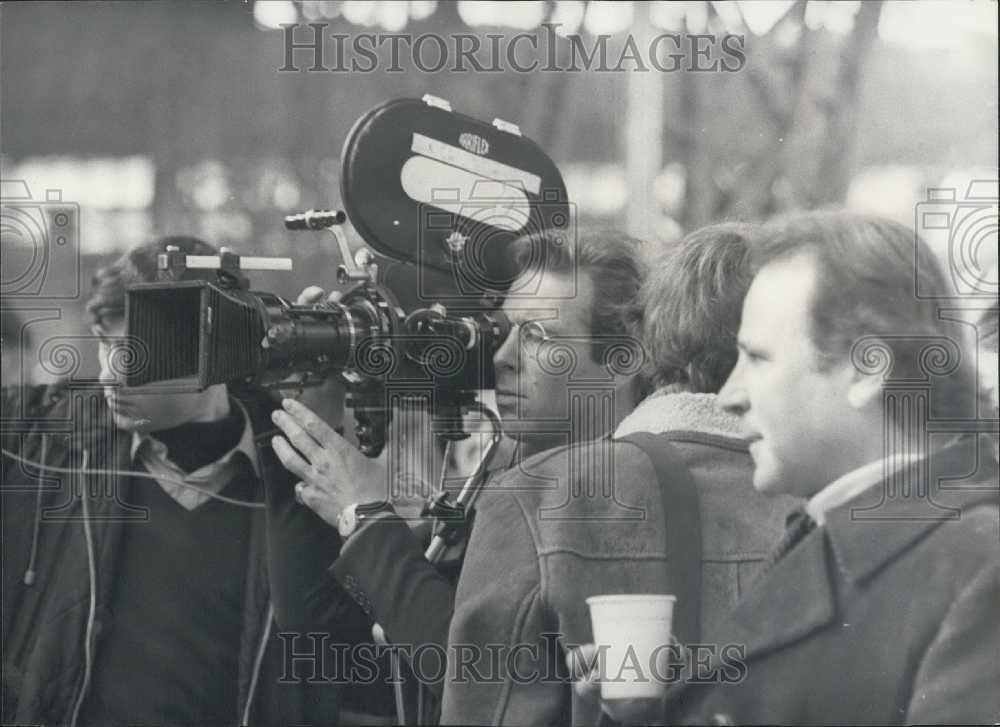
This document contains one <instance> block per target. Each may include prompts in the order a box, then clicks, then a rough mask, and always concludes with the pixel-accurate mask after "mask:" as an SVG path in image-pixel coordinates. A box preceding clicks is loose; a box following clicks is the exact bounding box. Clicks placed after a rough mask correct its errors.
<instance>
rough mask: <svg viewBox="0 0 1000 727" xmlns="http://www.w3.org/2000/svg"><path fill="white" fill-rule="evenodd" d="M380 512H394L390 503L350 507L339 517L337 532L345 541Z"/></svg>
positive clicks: (368, 503)
mask: <svg viewBox="0 0 1000 727" xmlns="http://www.w3.org/2000/svg"><path fill="white" fill-rule="evenodd" d="M380 512H394V510H393V509H392V505H390V504H389V503H388V502H364V503H361V504H357V503H355V504H353V505H348V506H347V507H345V508H344V509H343V510H341V511H340V514H339V515H338V516H337V532H339V533H340V537H342V538H344V539H345V540H346V539H347V538H349V537H350V536H351V535H353V534H354V533H356V532H357V531H358V529H359V528H360V527H361V526H362V525H364V524H365V523H366V522H367V521H368V520H371V519H372V518H373V517H375V516H376V515H378V514H379V513H380Z"/></svg>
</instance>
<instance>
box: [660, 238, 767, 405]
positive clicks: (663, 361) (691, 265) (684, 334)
mask: <svg viewBox="0 0 1000 727" xmlns="http://www.w3.org/2000/svg"><path fill="white" fill-rule="evenodd" d="M752 230H753V227H752V226H750V225H748V224H742V223H736V222H728V223H721V224H717V225H709V226H708V227H703V228H701V229H699V230H696V231H694V232H692V233H690V234H689V235H688V236H687V237H685V238H684V239H683V240H681V242H680V243H679V244H678V245H677V246H676V247H675V248H673V249H671V250H669V251H667V252H666V253H665V254H663V255H662V256H660V258H659V259H658V260H656V261H655V262H654V264H653V266H652V270H651V272H650V274H649V277H648V279H647V280H646V283H645V285H644V286H643V289H642V303H643V306H644V308H645V323H644V330H643V338H644V340H645V343H646V348H647V350H648V351H649V353H650V359H651V368H652V372H651V377H652V379H653V383H654V384H655V385H657V386H668V385H673V386H677V387H679V388H683V389H684V390H686V391H692V392H703V393H718V391H719V390H720V389H721V388H722V385H723V384H724V383H725V382H726V379H727V378H728V377H729V373H730V372H731V371H732V370H733V367H734V366H735V365H736V359H737V356H738V351H737V348H736V336H737V333H738V331H739V328H740V316H741V313H742V308H743V298H744V297H746V293H747V289H748V288H749V287H750V282H751V280H752V278H753V274H752V271H751V269H750V248H749V235H750V234H751V232H752Z"/></svg>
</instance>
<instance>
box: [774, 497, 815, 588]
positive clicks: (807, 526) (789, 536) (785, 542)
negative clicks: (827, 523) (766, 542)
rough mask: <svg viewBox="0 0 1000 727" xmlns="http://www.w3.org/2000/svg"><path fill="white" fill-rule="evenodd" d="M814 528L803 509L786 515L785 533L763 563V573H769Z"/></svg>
mask: <svg viewBox="0 0 1000 727" xmlns="http://www.w3.org/2000/svg"><path fill="white" fill-rule="evenodd" d="M815 528H816V521H815V520H813V519H812V517H811V516H810V515H809V513H807V512H806V509H805V507H800V508H797V509H795V510H793V511H792V512H790V513H789V514H788V518H787V519H786V520H785V533H784V535H782V536H781V540H779V541H778V544H777V545H776V546H774V549H773V550H772V551H771V554H770V555H769V556H768V557H767V560H766V561H765V562H764V568H763V570H764V572H767V571H769V570H770V569H771V568H772V567H773V566H774V564H775V563H777V562H778V561H779V560H781V559H782V558H784V557H785V556H786V555H788V553H789V552H790V551H791V550H792V548H794V547H795V546H796V545H798V544H799V543H800V542H801V541H802V540H803V539H804V538H805V537H806V536H807V535H808V534H809V533H811V532H812V531H813V530H814V529H815Z"/></svg>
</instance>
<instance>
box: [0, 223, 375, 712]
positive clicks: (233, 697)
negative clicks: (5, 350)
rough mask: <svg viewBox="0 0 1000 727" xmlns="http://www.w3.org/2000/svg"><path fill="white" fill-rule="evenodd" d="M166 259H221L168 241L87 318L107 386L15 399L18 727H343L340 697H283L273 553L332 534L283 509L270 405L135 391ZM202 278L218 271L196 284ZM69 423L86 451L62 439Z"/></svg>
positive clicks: (304, 689) (9, 681)
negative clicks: (146, 314) (139, 294)
mask: <svg viewBox="0 0 1000 727" xmlns="http://www.w3.org/2000/svg"><path fill="white" fill-rule="evenodd" d="M168 246H177V247H179V248H180V249H181V250H182V251H183V252H185V253H187V254H193V255H214V254H217V252H216V250H215V249H214V248H213V247H212V246H210V245H208V244H207V243H205V242H202V241H200V240H197V239H194V238H189V237H166V238H161V239H159V240H156V241H155V242H152V243H149V244H146V245H143V246H140V247H138V248H135V249H133V250H131V251H130V252H128V253H126V254H125V255H123V256H122V257H121V258H120V259H118V260H117V261H115V262H114V263H112V264H111V265H110V266H108V267H106V268H102V269H101V270H99V271H98V273H97V274H96V275H95V277H94V279H93V291H92V296H91V299H90V301H89V302H88V304H87V310H88V311H89V313H90V315H91V317H92V319H93V327H94V333H95V334H96V335H97V336H98V337H99V342H100V343H99V357H100V364H101V376H100V380H99V382H97V383H96V385H93V386H91V387H89V389H88V387H87V385H86V382H82V383H81V382H72V383H66V382H63V383H60V384H57V385H54V386H50V387H26V388H23V389H20V390H7V389H5V390H4V392H3V416H4V432H3V449H4V450H5V451H4V457H3V542H4V553H3V559H4V569H3V571H4V583H3V586H4V588H3V606H4V608H3V660H4V670H3V674H4V677H3V678H4V694H3V721H4V722H19V723H36V724H37V723H52V724H126V723H130V724H138V723H141V724H163V725H191V724H247V723H251V722H262V723H268V724H278V723H283V724H286V723H292V722H294V723H316V722H322V723H328V722H329V721H331V720H335V719H336V717H337V710H338V700H339V690H337V689H336V688H334V687H332V686H330V685H327V684H321V685H317V686H311V685H306V684H304V683H303V684H282V683H279V682H278V679H279V676H280V675H281V673H282V672H281V670H282V667H283V664H282V654H281V649H280V643H279V641H278V639H277V633H276V632H277V629H276V628H274V626H273V623H272V615H271V614H272V608H271V606H270V593H269V592H270V587H269V583H268V572H267V569H266V565H265V563H266V558H265V553H264V551H265V546H266V541H267V540H268V539H272V540H273V539H275V538H277V539H278V540H279V541H280V540H281V538H282V537H283V536H282V531H283V530H284V529H286V528H287V529H292V530H296V531H297V530H300V529H302V526H301V525H300V521H303V520H305V521H308V520H309V519H316V518H315V516H314V515H312V513H310V512H309V511H307V510H304V509H303V508H299V507H294V508H285V509H282V508H281V506H280V497H281V496H280V494H278V495H277V496H274V495H272V493H281V492H286V493H291V492H292V489H291V484H292V483H291V482H289V481H288V479H289V478H288V474H287V472H286V471H285V470H284V469H283V468H282V467H281V466H280V465H279V464H278V463H277V461H276V460H275V458H274V456H273V454H272V453H271V451H270V448H269V446H268V444H269V440H270V436H269V432H268V429H269V428H270V422H269V421H268V416H269V414H270V411H271V409H272V408H273V406H272V402H271V400H270V399H269V398H267V397H264V396H262V395H249V394H248V395H246V396H243V395H241V396H240V397H236V396H234V395H233V394H232V393H231V392H229V391H228V390H227V387H226V386H225V385H223V384H217V385H214V386H210V387H208V388H207V389H205V390H204V391H200V392H197V391H193V386H184V385H185V384H188V383H189V382H183V381H173V382H169V383H170V384H171V385H177V386H161V385H149V386H142V387H131V388H125V387H124V386H123V385H122V381H123V380H124V371H123V368H124V367H125V366H126V365H127V363H126V361H125V359H128V358H129V357H132V356H136V355H139V356H141V348H142V342H129V340H128V339H127V338H123V336H124V335H125V330H124V328H125V324H124V313H125V291H126V287H127V286H128V285H130V284H132V283H139V282H151V281H153V280H155V279H156V270H157V256H158V254H160V253H163V252H164V251H166V249H167V247H168ZM206 276H208V277H206ZM193 278H201V279H212V278H214V271H212V272H211V273H205V272H198V271H192V270H189V271H187V272H186V273H185V279H193ZM135 343H138V349H137V348H136V347H135V345H134V344H135ZM123 357H124V358H123ZM133 363H134V361H133ZM60 422H62V423H64V424H71V425H72V427H73V432H72V434H71V435H70V436H68V437H67V436H65V433H64V432H63V431H62V430H60V431H53V428H52V426H51V425H52V424H54V423H56V424H57V423H60ZM265 485H266V487H265ZM264 489H268V490H269V498H268V501H269V502H270V503H271V504H272V508H271V510H270V511H269V512H268V514H267V517H266V518H265V513H264V506H263V502H264V499H263V492H262V490H264ZM288 499H289V500H291V499H292V496H291V494H289V495H288ZM292 504H294V502H293V503H292ZM266 529H267V530H269V531H270V532H269V533H267V534H266V533H265V530H266ZM324 546H325V547H329V548H336V547H337V546H338V542H337V540H336V538H335V537H333V536H331V537H329V538H327V542H325V543H324ZM327 596H328V598H329V599H330V600H332V601H334V602H335V603H336V604H338V609H337V612H338V617H339V619H338V623H337V624H336V626H337V628H338V629H341V630H347V631H349V632H356V633H361V634H364V633H366V631H367V630H368V629H370V620H368V619H367V617H366V616H365V615H364V614H363V612H362V611H361V610H360V608H358V607H357V606H356V604H355V603H354V602H353V600H352V599H350V597H349V596H347V594H346V593H344V592H343V591H341V590H338V591H336V592H334V591H330V592H328V594H327Z"/></svg>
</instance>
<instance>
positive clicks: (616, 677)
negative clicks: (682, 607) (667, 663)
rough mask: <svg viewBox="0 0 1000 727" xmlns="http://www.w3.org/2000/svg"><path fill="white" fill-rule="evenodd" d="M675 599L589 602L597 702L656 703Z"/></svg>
mask: <svg viewBox="0 0 1000 727" xmlns="http://www.w3.org/2000/svg"><path fill="white" fill-rule="evenodd" d="M676 601H677V597H676V596H664V595H655V594H646V593H641V594H616V595H608V596H591V597H590V598H588V599H587V605H588V606H589V607H590V622H591V624H592V626H593V630H594V644H595V645H596V646H597V648H598V653H599V654H601V659H602V660H601V661H599V662H598V665H599V666H600V667H601V673H600V679H601V699H604V700H611V699H657V698H659V697H661V696H663V693H664V692H665V690H666V686H667V685H666V682H665V675H664V673H663V672H664V669H663V667H662V666H660V667H659V668H658V667H657V665H656V664H654V663H653V662H657V663H659V664H662V663H663V661H664V659H663V656H659V658H658V654H665V653H669V651H668V650H669V648H670V644H671V631H670V630H671V624H672V621H673V615H674V603H675V602H676Z"/></svg>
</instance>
